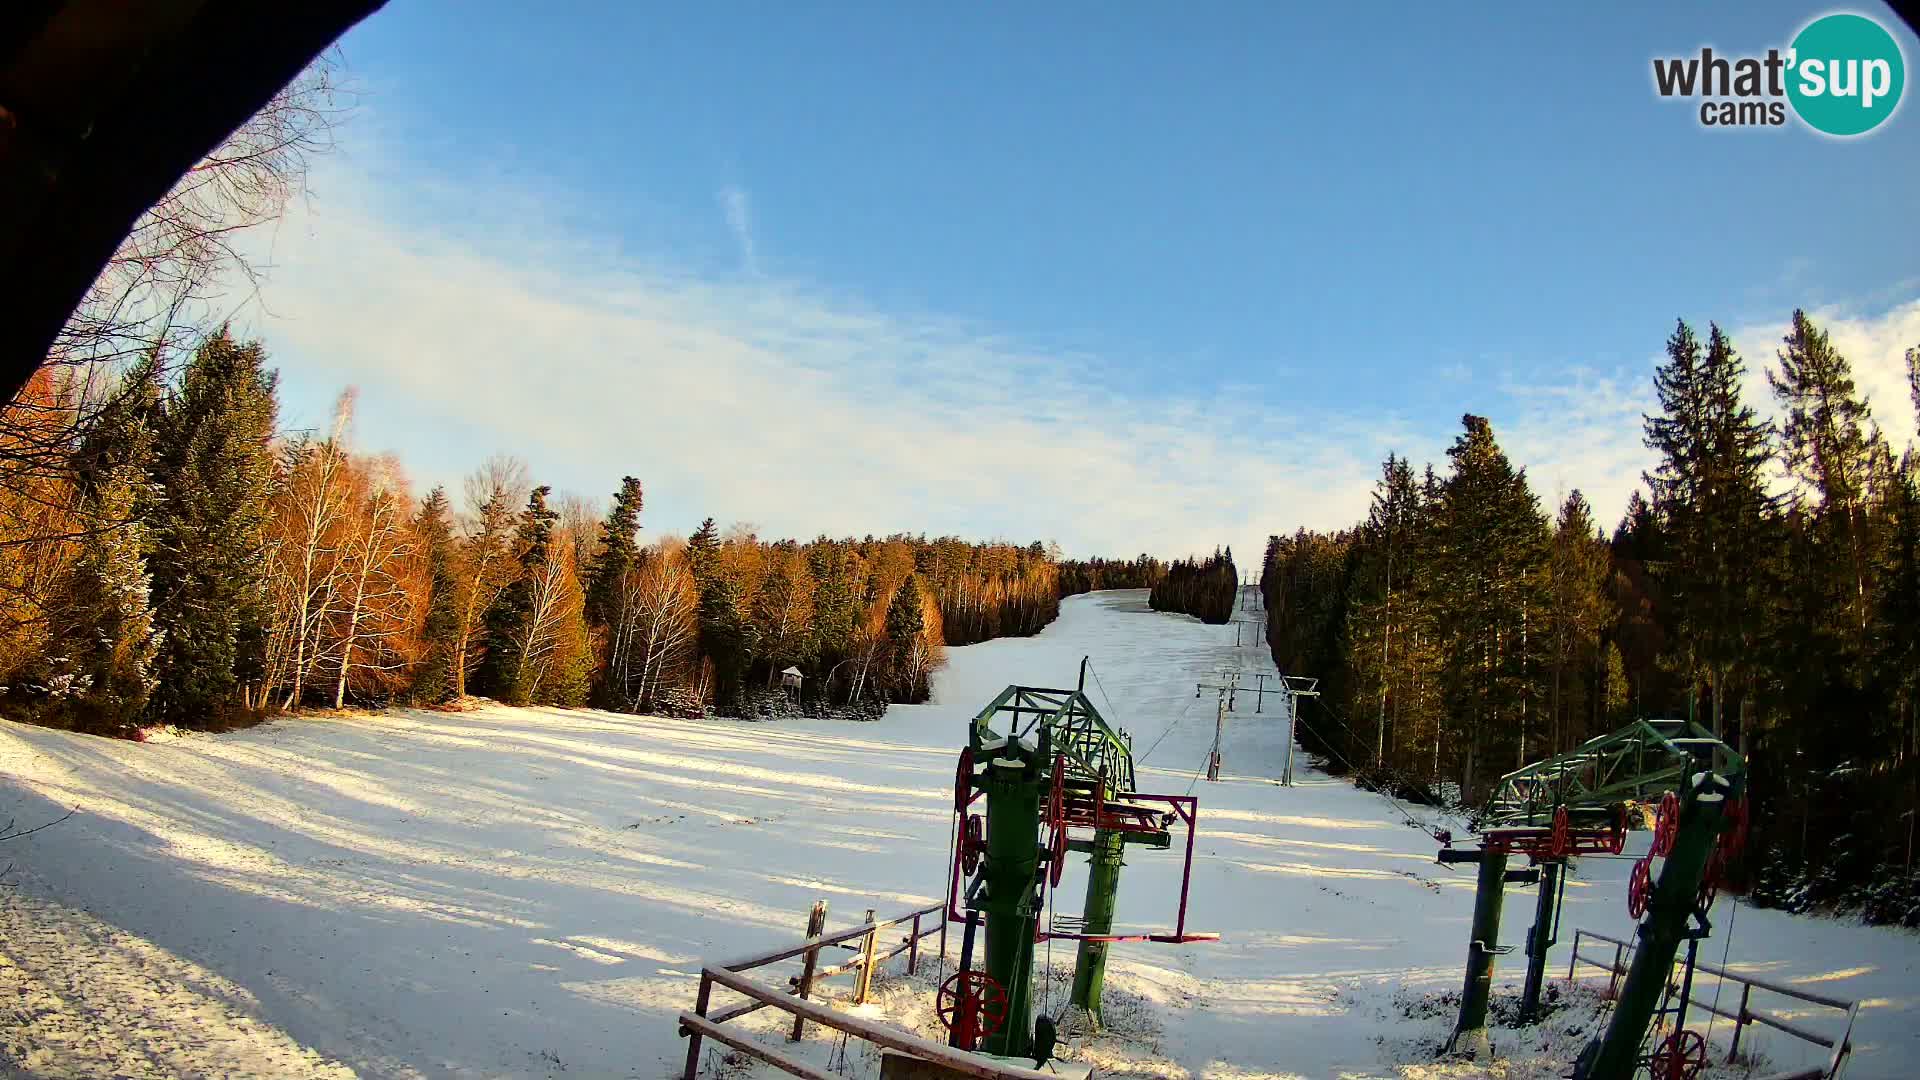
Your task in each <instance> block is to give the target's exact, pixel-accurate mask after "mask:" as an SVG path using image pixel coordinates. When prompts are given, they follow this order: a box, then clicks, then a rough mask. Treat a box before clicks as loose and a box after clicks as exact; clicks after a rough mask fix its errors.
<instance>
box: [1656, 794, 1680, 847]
mask: <svg viewBox="0 0 1920 1080" xmlns="http://www.w3.org/2000/svg"><path fill="white" fill-rule="evenodd" d="M1679 835H1680V797H1679V796H1678V795H1675V794H1674V793H1673V792H1671V791H1669V792H1667V793H1666V794H1665V795H1662V796H1660V813H1659V815H1658V816H1657V817H1655V818H1654V822H1653V853H1654V854H1655V855H1658V856H1660V857H1662V858H1665V857H1666V856H1668V855H1670V854H1672V853H1673V841H1674V838H1675V837H1677V836H1679Z"/></svg>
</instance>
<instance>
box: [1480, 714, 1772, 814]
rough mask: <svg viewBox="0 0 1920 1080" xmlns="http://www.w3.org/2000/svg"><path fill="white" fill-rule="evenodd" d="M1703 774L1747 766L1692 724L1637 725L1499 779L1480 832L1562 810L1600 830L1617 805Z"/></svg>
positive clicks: (1637, 722) (1644, 722) (1657, 793)
mask: <svg viewBox="0 0 1920 1080" xmlns="http://www.w3.org/2000/svg"><path fill="white" fill-rule="evenodd" d="M1701 769H1707V770H1710V771H1712V772H1717V773H1721V774H1723V775H1724V774H1729V773H1740V772H1744V771H1745V769H1746V761H1745V759H1743V758H1742V757H1741V756H1740V755H1739V754H1737V753H1735V752H1734V750H1733V748H1732V747H1730V746H1728V745H1727V744H1726V743H1724V742H1721V741H1720V740H1719V739H1717V738H1715V737H1714V736H1713V734H1712V733H1711V732H1709V731H1708V730H1707V729H1706V728H1703V727H1701V726H1700V725H1699V724H1696V723H1694V722H1692V721H1690V720H1635V721H1633V722H1632V723H1630V724H1628V725H1626V726H1625V727H1623V728H1621V729H1619V730H1618V731H1614V732H1611V733H1609V734H1606V735H1599V736H1595V737H1594V738H1592V739H1589V740H1587V741H1586V742H1585V743H1582V744H1581V745H1580V746H1578V747H1576V748H1575V749H1573V750H1570V751H1568V752H1567V753H1564V754H1560V755H1557V756H1555V757H1550V758H1547V759H1546V760H1544V761H1536V762H1534V763H1533V764H1531V765H1528V766H1526V767H1525V768H1522V769H1516V770H1514V771H1513V772H1510V773H1508V774H1506V775H1505V776H1502V777H1501V778H1500V782H1499V783H1498V784H1496V785H1494V789H1493V795H1492V797H1491V798H1489V799H1488V800H1487V805H1486V809H1485V810H1484V811H1483V813H1482V821H1481V828H1482V830H1483V831H1484V830H1486V829H1497V828H1503V827H1507V828H1510V827H1539V826H1544V825H1546V824H1548V823H1550V822H1551V821H1552V818H1553V813H1554V810H1555V809H1556V808H1558V807H1560V806H1565V807H1566V808H1567V812H1568V816H1569V817H1571V818H1573V819H1575V821H1576V823H1579V824H1600V823H1603V822H1605V821H1608V820H1610V818H1611V815H1612V814H1613V813H1614V808H1615V807H1616V806H1617V805H1618V804H1620V803H1622V802H1624V801H1626V800H1628V799H1634V800H1646V799H1648V798H1653V797H1658V796H1660V795H1663V794H1665V793H1666V792H1669V791H1677V790H1679V789H1680V788H1681V787H1682V786H1683V785H1684V783H1685V781H1686V778H1687V777H1688V776H1689V775H1691V774H1692V773H1694V772H1696V771H1699V770H1701Z"/></svg>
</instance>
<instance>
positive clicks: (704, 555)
mask: <svg viewBox="0 0 1920 1080" xmlns="http://www.w3.org/2000/svg"><path fill="white" fill-rule="evenodd" d="M687 560H688V563H689V564H690V567H691V569H692V572H693V584H694V589H695V591H696V592H697V593H698V594H699V597H700V618H699V623H700V651H701V652H702V653H703V654H705V656H706V658H707V659H708V660H710V661H712V662H713V701H714V705H715V706H716V707H717V708H720V709H724V710H732V709H737V708H738V707H739V704H740V691H741V688H742V681H743V680H742V676H743V674H744V669H745V666H746V655H745V651H746V636H745V633H744V632H743V628H742V627H741V625H740V606H739V604H738V603H737V602H736V601H737V600H738V597H736V596H735V595H734V582H732V581H731V580H729V579H728V577H727V575H726V574H724V573H722V572H721V567H720V534H719V531H718V530H717V529H715V528H714V525H713V519H712V518H707V519H706V520H705V521H703V522H701V523H700V528H699V529H697V530H695V531H694V534H693V535H692V536H691V537H689V538H688V539H687Z"/></svg>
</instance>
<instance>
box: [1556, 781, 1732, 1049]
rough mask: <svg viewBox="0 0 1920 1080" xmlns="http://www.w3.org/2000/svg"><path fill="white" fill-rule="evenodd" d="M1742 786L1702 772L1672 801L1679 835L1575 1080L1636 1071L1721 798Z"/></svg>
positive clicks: (1715, 829)
mask: <svg viewBox="0 0 1920 1080" xmlns="http://www.w3.org/2000/svg"><path fill="white" fill-rule="evenodd" d="M1743 780H1744V777H1743V776H1742V775H1740V774H1735V775H1734V776H1733V777H1732V778H1728V777H1724V776H1721V775H1720V774H1718V773H1714V772H1706V771H1702V772H1698V773H1695V774H1694V775H1693V776H1692V777H1690V778H1689V781H1688V784H1687V787H1686V789H1685V791H1684V793H1683V794H1682V796H1681V801H1680V824H1679V830H1678V832H1677V833H1676V834H1675V836H1674V840H1673V847H1672V849H1671V850H1669V851H1668V853H1667V856H1666V864H1665V865H1664V866H1662V867H1661V868H1660V878H1659V880H1658V881H1657V882H1656V883H1655V884H1654V888H1653V895H1652V898H1651V899H1649V900H1648V902H1647V913H1646V915H1645V917H1644V918H1642V919H1641V921H1640V926H1639V928H1638V930H1636V931H1635V933H1636V935H1637V936H1638V938H1639V941H1638V942H1637V943H1636V944H1635V946H1634V950H1633V964H1632V965H1631V966H1630V967H1629V968H1628V969H1627V981H1626V984H1625V985H1624V986H1622V987H1621V989H1620V999H1619V1001H1617V1002H1615V1004H1614V1007H1613V1017H1612V1019H1611V1021H1610V1022H1609V1023H1608V1024H1607V1033H1606V1035H1605V1037H1604V1038H1602V1039H1601V1041H1600V1045H1599V1050H1598V1052H1597V1054H1594V1055H1593V1056H1592V1058H1591V1059H1590V1060H1585V1057H1586V1056H1585V1055H1583V1062H1582V1064H1583V1065H1584V1066H1585V1068H1584V1069H1583V1070H1577V1071H1576V1075H1577V1076H1580V1077H1582V1078H1583V1080H1630V1078H1631V1077H1632V1076H1633V1074H1634V1071H1635V1070H1636V1069H1637V1068H1638V1067H1639V1062H1640V1044H1641V1042H1642V1041H1644V1040H1645V1039H1646V1034H1647V1025H1648V1023H1650V1022H1651V1021H1652V1020H1653V1014H1654V1011H1655V1010H1656V1009H1657V1008H1659V1005H1660V996H1661V994H1662V993H1664V992H1665V991H1666V986H1667V978H1668V976H1669V975H1670V974H1671V973H1672V971H1673V960H1674V956H1675V955H1676V954H1677V953H1678V952H1679V950H1680V943H1681V942H1682V941H1684V940H1686V939H1687V938H1688V937H1689V936H1690V935H1689V934H1688V928H1687V921H1688V920H1689V919H1690V918H1692V917H1693V914H1694V911H1695V908H1696V904H1697V898H1698V897H1699V895H1700V881H1701V878H1702V877H1703V876H1704V875H1705V873H1706V869H1707V860H1708V858H1709V857H1710V856H1711V855H1712V854H1713V847H1714V844H1715V843H1717V842H1718V841H1719V838H1720V829H1721V826H1722V824H1723V823H1724V821H1725V812H1726V806H1727V800H1728V799H1729V798H1731V797H1733V796H1734V795H1736V794H1738V789H1739V787H1740V786H1741V785H1742V782H1743ZM1703 929H1704V927H1703Z"/></svg>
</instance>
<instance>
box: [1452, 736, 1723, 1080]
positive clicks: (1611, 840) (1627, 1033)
mask: <svg viewBox="0 0 1920 1080" xmlns="http://www.w3.org/2000/svg"><path fill="white" fill-rule="evenodd" d="M1745 777H1746V762H1745V760H1744V759H1742V758H1741V756H1740V755H1739V754H1737V753H1735V752H1734V751H1733V750H1732V749H1731V748H1730V747H1728V746H1727V745H1726V744H1725V743H1723V742H1721V741H1720V740H1719V739H1717V738H1715V737H1714V736H1713V735H1712V734H1711V733H1710V732H1708V731H1707V730H1706V729H1705V728H1702V727H1701V726H1700V725H1698V724H1695V723H1693V722H1692V721H1688V720H1636V721H1634V722H1633V723H1631V724H1628V725H1626V726H1625V727H1623V728H1621V729H1619V730H1618V731H1615V732H1612V733H1611V734H1607V735H1601V736H1598V737H1596V738H1593V739H1591V740H1589V741H1587V742H1586V743H1584V744H1582V745H1581V746H1579V747H1578V748H1576V749H1574V750H1572V751H1569V752H1568V753H1565V754H1560V755H1558V756H1556V757H1552V758H1548V759H1546V760H1545V761H1539V762H1535V763H1534V764H1532V765H1528V766H1526V767H1525V768H1522V769H1518V770H1516V771H1514V772H1511V773H1508V774H1507V775H1505V776H1503V777H1501V778H1500V782H1499V784H1497V785H1496V786H1495V788H1494V793H1493V796H1492V797H1491V798H1490V799H1489V800H1488V803H1487V806H1486V808H1485V810H1484V811H1483V812H1482V813H1481V815H1480V821H1479V829H1478V831H1479V833H1480V844H1479V847H1477V848H1468V849H1455V848H1452V847H1451V845H1448V847H1447V848H1446V849H1444V850H1442V851H1441V852H1440V861H1441V862H1445V863H1457V862H1471V863H1476V864H1478V866H1479V882H1478V889H1477V891H1476V893H1475V897H1474V909H1473V930H1472V935H1471V938H1470V940H1469V942H1468V945H1467V975H1466V985H1465V987H1464V990H1463V993H1462V995H1461V1003H1460V1019H1459V1022H1458V1024H1457V1025H1456V1026H1455V1028H1454V1032H1453V1037H1452V1038H1451V1039H1450V1040H1449V1042H1448V1050H1449V1051H1450V1052H1453V1053H1456V1054H1463V1055H1477V1054H1480V1053H1483V1052H1484V1051H1486V1049H1487V1047H1488V1040H1487V1030H1486V1028H1487V1005H1488V1001H1489V998H1490V996H1491V991H1492V985H1493V969H1494V958H1495V957H1496V956H1498V955H1499V954H1501V953H1502V952H1505V951H1508V950H1507V949H1502V948H1501V947H1500V945H1499V937H1500V910H1501V906H1502V901H1503V899H1504V893H1505V889H1506V885H1507V883H1508V882H1509V881H1516V880H1537V881H1538V882H1539V886H1540V891H1539V895H1538V899H1537V902H1536V906H1535V913H1534V924H1533V927H1532V929H1531V930H1530V931H1529V933H1528V934H1527V939H1526V954H1527V978H1526V983H1525V989H1524V991H1523V996H1522V999H1521V1009H1520V1015H1521V1018H1522V1020H1523V1022H1526V1021H1531V1020H1533V1019H1537V1018H1538V1016H1539V1005H1540V989H1541V983H1542V981H1543V978H1544V975H1545V970H1546V962H1547V952H1548V950H1549V949H1550V948H1551V947H1552V946H1553V945H1554V943H1555V941H1556V939H1557V932H1556V931H1557V925H1558V922H1559V902H1560V892H1561V889H1562V888H1563V887H1564V872H1565V867H1566V862H1567V860H1568V859H1569V858H1572V857H1575V856H1578V855H1582V854H1614V855H1617V854H1619V853H1620V851H1621V849H1622V847H1623V846H1624V845H1625V842H1626V833H1627V804H1628V803H1629V802H1644V801H1650V800H1654V799H1658V800H1659V802H1660V814H1659V820H1658V825H1657V827H1656V830H1655V835H1654V854H1653V855H1649V856H1648V857H1647V858H1646V859H1643V860H1641V864H1640V865H1639V867H1637V868H1636V871H1635V873H1634V884H1633V888H1632V891H1631V894H1630V896H1629V898H1628V907H1629V910H1630V911H1631V912H1632V913H1633V914H1634V917H1635V918H1636V919H1640V918H1641V917H1642V915H1643V914H1644V916H1645V917H1644V919H1642V921H1641V923H1640V928H1639V937H1640V943H1639V946H1638V948H1636V949H1635V952H1634V961H1633V967H1632V970H1631V971H1630V972H1629V974H1628V978H1627V984H1626V987H1625V989H1624V990H1623V991H1622V994H1621V998H1620V1001H1619V1002H1618V1004H1617V1005H1616V1006H1615V1008H1614V1011H1613V1016H1612V1019H1611V1021H1610V1024H1609V1027H1608V1030H1607V1034H1606V1037H1605V1039H1604V1040H1601V1041H1599V1042H1596V1044H1595V1045H1594V1046H1593V1047H1590V1048H1589V1050H1588V1053H1587V1054H1586V1055H1585V1056H1583V1058H1582V1062H1583V1066H1582V1067H1583V1069H1584V1070H1585V1071H1583V1072H1581V1073H1579V1075H1580V1076H1582V1077H1583V1078H1586V1080H1627V1078H1628V1077H1629V1076H1630V1075H1631V1074H1632V1072H1633V1070H1634V1068H1635V1067H1636V1065H1637V1063H1638V1061H1639V1048H1640V1044H1641V1042H1642V1041H1643V1040H1644V1038H1645V1035H1646V1031H1647V1025H1648V1023H1649V1022H1650V1021H1651V1020H1652V1017H1653V1015H1654V1012H1655V1009H1656V1007H1657V1004H1658V1001H1659V998H1660V996H1661V994H1662V992H1663V990H1664V988H1665V986H1666V980H1667V975H1668V973H1669V972H1670V971H1671V970H1672V967H1673V960H1674V955H1675V953H1676V951H1677V949H1678V946H1679V943H1680V942H1681V941H1682V940H1685V939H1686V938H1688V937H1689V936H1691V937H1694V938H1696V939H1697V938H1698V937H1701V936H1704V934H1705V933H1706V932H1707V930H1709V929H1710V927H1708V926H1707V924H1706V921H1705V912H1704V910H1703V907H1702V905H1701V904H1700V903H1699V902H1698V900H1699V899H1700V898H1704V897H1708V896H1709V895H1710V894H1709V892H1708V891H1707V890H1706V889H1705V888H1703V882H1706V883H1707V884H1708V885H1710V884H1711V882H1710V881H1709V880H1708V879H1709V878H1710V876H1711V875H1710V866H1709V864H1710V862H1712V861H1713V857H1714V855H1715V852H1716V844H1717V843H1721V844H1724V843H1725V841H1723V840H1722V839H1721V837H1722V823H1723V819H1725V818H1726V809H1727V801H1728V800H1729V799H1731V798H1734V797H1737V796H1739V795H1740V794H1741V793H1742V791H1743V790H1744V786H1745ZM1742 805H1744V804H1742ZM1721 850H1722V853H1723V854H1724V849H1721ZM1512 855H1524V856H1527V857H1528V858H1529V859H1530V860H1531V861H1532V862H1533V863H1534V864H1535V867H1536V869H1530V870H1526V871H1509V870H1508V869H1507V860H1508V858H1509V857H1510V856H1512ZM1655 856H1658V857H1661V858H1663V859H1664V863H1663V865H1662V867H1661V868H1660V872H1659V877H1658V884H1657V887H1656V885H1655V883H1654V878H1653V868H1652V860H1653V858H1654V857H1655ZM1712 869H1713V871H1714V872H1715V873H1717V868H1712ZM1690 921H1692V923H1693V926H1692V929H1689V922H1690ZM1510 948H1511V946H1509V947H1508V949H1510ZM1623 1063H1624V1064H1623Z"/></svg>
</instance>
